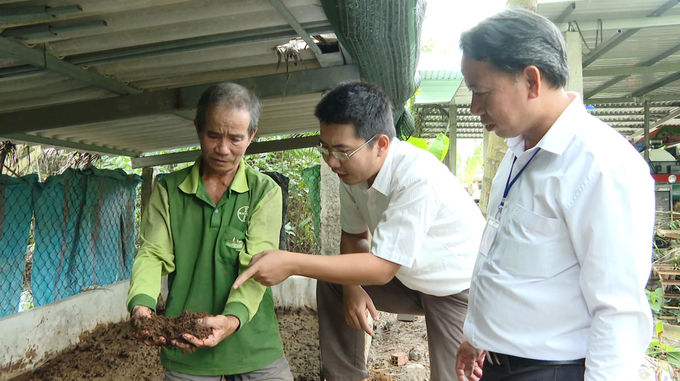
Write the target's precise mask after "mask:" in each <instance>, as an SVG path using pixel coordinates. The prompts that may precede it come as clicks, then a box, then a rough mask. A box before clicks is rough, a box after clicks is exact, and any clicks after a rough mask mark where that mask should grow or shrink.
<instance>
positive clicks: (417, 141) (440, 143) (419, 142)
mask: <svg viewBox="0 0 680 381" xmlns="http://www.w3.org/2000/svg"><path fill="white" fill-rule="evenodd" d="M406 142H407V143H411V144H413V145H414V146H415V147H418V148H421V149H424V150H425V151H428V152H430V153H431V154H433V155H434V156H435V157H436V158H437V159H438V160H439V161H444V158H445V157H446V154H447V153H448V152H449V138H448V136H444V134H439V135H437V137H436V138H435V139H434V140H433V141H432V143H430V142H428V141H427V140H425V139H423V138H416V137H413V136H411V137H410V138H408V140H406Z"/></svg>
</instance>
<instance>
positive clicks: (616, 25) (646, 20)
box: [557, 15, 680, 32]
mask: <svg viewBox="0 0 680 381" xmlns="http://www.w3.org/2000/svg"><path fill="white" fill-rule="evenodd" d="M676 25H680V15H674V16H662V17H640V18H634V19H620V20H602V26H600V23H599V22H598V21H582V22H580V23H578V26H579V29H580V30H581V31H582V32H584V31H596V30H600V28H602V29H603V30H611V29H632V28H650V27H660V26H676ZM557 27H558V28H560V30H561V31H562V32H566V31H568V30H569V23H566V22H563V23H559V24H557Z"/></svg>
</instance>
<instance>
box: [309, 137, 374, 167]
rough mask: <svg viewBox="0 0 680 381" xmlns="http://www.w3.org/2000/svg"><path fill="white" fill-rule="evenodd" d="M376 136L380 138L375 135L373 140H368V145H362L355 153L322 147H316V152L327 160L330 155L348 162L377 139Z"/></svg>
mask: <svg viewBox="0 0 680 381" xmlns="http://www.w3.org/2000/svg"><path fill="white" fill-rule="evenodd" d="M376 136H378V135H373V137H372V138H370V139H368V140H366V143H364V144H362V145H360V146H359V148H357V149H355V150H354V151H352V152H350V153H347V152H344V151H329V150H328V149H327V148H323V147H322V146H320V145H318V146H316V150H317V151H319V153H320V154H321V155H322V156H324V157H326V158H327V157H328V156H330V155H333V157H335V158H336V159H338V160H340V161H342V162H347V161H349V159H350V158H351V157H352V155H354V154H355V153H357V151H359V150H360V149H362V148H364V146H365V145H366V144H368V143H370V142H371V141H372V140H373V139H375V137H376Z"/></svg>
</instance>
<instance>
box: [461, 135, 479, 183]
mask: <svg viewBox="0 0 680 381" xmlns="http://www.w3.org/2000/svg"><path fill="white" fill-rule="evenodd" d="M482 149H483V147H482V143H481V142H480V143H479V145H477V146H476V147H475V149H474V151H473V152H472V155H471V156H470V157H468V158H467V160H465V164H462V163H463V161H462V160H458V161H457V163H461V164H462V167H459V168H458V171H457V173H458V178H459V179H460V182H461V183H462V184H470V183H472V181H473V180H474V177H475V174H476V173H477V171H478V170H479V168H480V167H481V166H482V164H483V162H484V157H483V155H482Z"/></svg>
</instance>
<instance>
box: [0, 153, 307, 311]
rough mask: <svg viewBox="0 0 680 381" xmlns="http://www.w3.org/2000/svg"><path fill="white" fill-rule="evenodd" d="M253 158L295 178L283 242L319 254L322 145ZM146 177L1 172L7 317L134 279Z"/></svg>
mask: <svg viewBox="0 0 680 381" xmlns="http://www.w3.org/2000/svg"><path fill="white" fill-rule="evenodd" d="M246 161H247V162H248V164H250V165H252V166H254V167H256V168H258V169H260V170H261V171H263V172H276V173H268V174H269V175H270V176H272V177H274V178H276V179H277V182H279V183H282V182H283V183H285V182H287V183H288V198H287V203H286V214H285V216H284V224H283V225H284V226H283V229H282V244H281V247H282V248H283V247H285V248H286V249H287V250H291V251H297V252H302V253H312V254H318V253H320V244H319V231H320V227H321V219H320V214H321V189H320V184H321V174H320V164H319V163H320V155H319V154H318V153H317V152H316V150H314V149H311V148H310V149H299V150H291V151H282V152H273V153H267V154H259V155H250V156H247V157H246ZM163 169H165V168H160V170H163ZM166 170H170V171H172V170H174V168H167V169H166ZM279 174H281V175H283V177H281V176H280V175H279ZM141 182H142V178H141V177H140V176H137V175H128V174H126V173H125V172H124V171H122V170H99V169H96V168H95V167H88V168H86V169H83V170H80V169H73V168H69V169H66V170H65V171H63V173H61V174H59V175H54V176H51V177H48V178H47V179H46V180H45V181H44V182H40V181H39V179H38V176H37V175H27V176H23V177H17V176H8V175H4V174H2V175H0V279H2V282H0V317H2V316H6V315H9V314H12V313H15V312H17V311H21V310H26V309H29V308H31V307H34V306H41V305H45V304H48V303H51V302H54V301H57V300H61V299H63V298H66V297H69V296H72V295H75V294H78V293H80V292H82V291H85V290H88V289H90V288H96V287H99V286H105V285H108V284H111V283H114V282H118V281H121V280H124V279H127V278H129V274H130V270H131V268H132V262H133V260H134V253H135V250H136V246H137V236H138V229H139V218H140V214H141V213H140V210H139V208H140V204H139V194H140V192H139V190H140V189H139V188H140V187H139V185H140V183H141Z"/></svg>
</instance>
